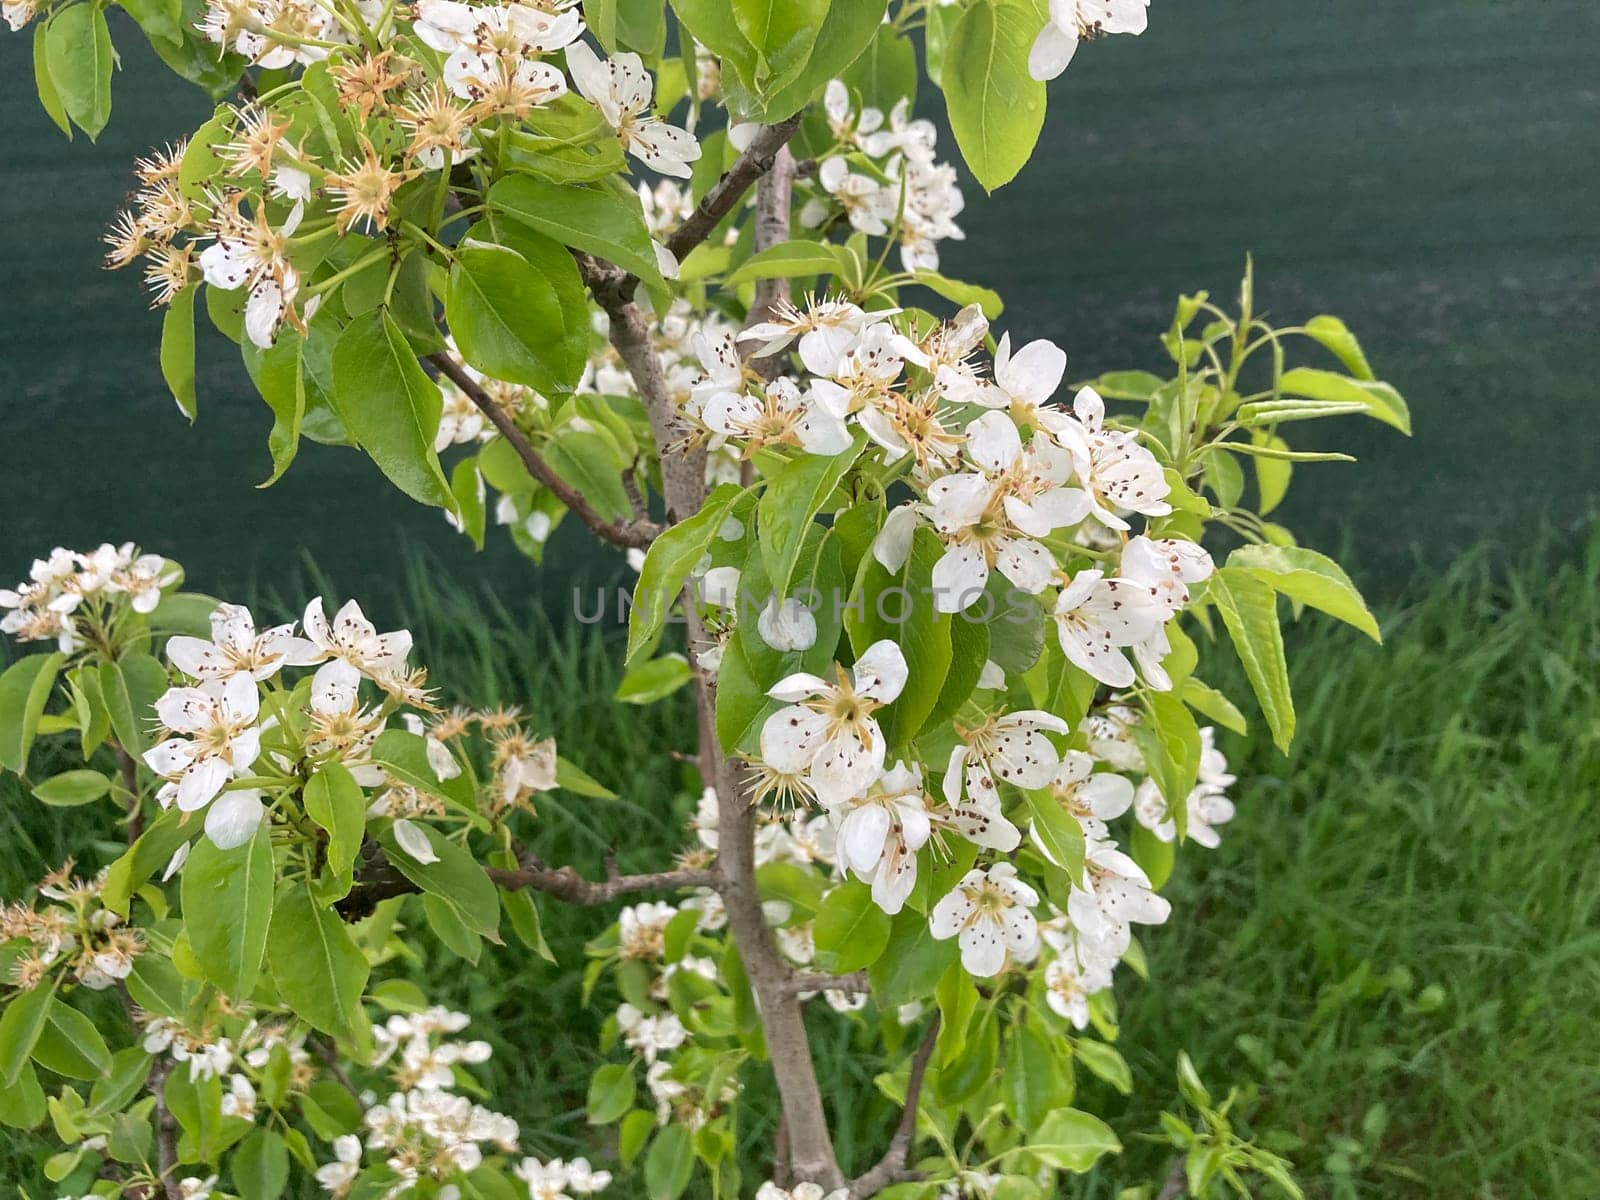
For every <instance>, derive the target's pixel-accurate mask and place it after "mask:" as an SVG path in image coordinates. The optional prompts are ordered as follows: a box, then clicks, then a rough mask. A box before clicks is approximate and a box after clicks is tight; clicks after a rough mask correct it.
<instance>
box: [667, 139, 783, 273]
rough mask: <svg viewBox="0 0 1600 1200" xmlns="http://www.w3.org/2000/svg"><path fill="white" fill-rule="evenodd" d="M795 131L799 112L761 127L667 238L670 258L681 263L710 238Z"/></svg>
mask: <svg viewBox="0 0 1600 1200" xmlns="http://www.w3.org/2000/svg"><path fill="white" fill-rule="evenodd" d="M798 128H800V114H799V113H795V114H794V116H792V117H790V118H789V119H788V120H785V121H779V122H778V123H777V124H776V125H766V126H763V127H762V129H761V132H759V133H757V134H756V136H755V137H754V138H752V139H751V141H750V144H749V145H748V146H747V147H745V150H744V153H743V154H741V155H739V157H738V159H737V160H736V161H735V162H734V164H733V166H731V167H729V168H728V170H727V173H726V174H725V175H723V177H722V178H721V179H719V180H717V182H716V183H715V184H713V185H712V188H711V190H710V191H709V192H707V193H706V194H705V195H704V196H703V197H702V198H701V200H700V203H699V205H698V206H697V207H696V208H695V210H694V212H692V213H690V214H689V219H688V220H686V221H685V222H684V223H683V224H682V225H680V226H678V228H677V229H676V230H675V231H674V232H673V234H672V236H671V237H670V238H668V239H667V249H668V250H670V251H671V252H672V255H673V257H674V258H676V259H677V260H678V261H679V262H682V261H683V260H684V257H685V256H686V255H688V253H689V252H690V251H691V250H693V249H694V248H695V247H696V246H698V245H699V244H700V243H701V242H703V241H705V240H706V238H708V237H710V236H711V231H712V230H713V229H715V228H716V227H717V224H718V223H719V222H720V221H721V220H722V218H723V217H725V216H727V215H728V214H729V213H730V212H732V211H733V208H734V206H735V205H736V204H738V203H739V201H740V200H742V199H743V198H744V194H745V193H746V192H747V191H749V190H750V185H751V184H752V183H754V182H755V181H756V180H758V179H760V178H761V177H762V176H763V175H765V174H766V173H767V172H768V171H770V170H771V169H772V163H773V160H774V159H775V158H776V157H777V154H778V151H779V150H781V149H783V148H784V147H785V146H787V145H788V144H789V139H790V138H791V137H793V136H794V131H795V130H796V129H798Z"/></svg>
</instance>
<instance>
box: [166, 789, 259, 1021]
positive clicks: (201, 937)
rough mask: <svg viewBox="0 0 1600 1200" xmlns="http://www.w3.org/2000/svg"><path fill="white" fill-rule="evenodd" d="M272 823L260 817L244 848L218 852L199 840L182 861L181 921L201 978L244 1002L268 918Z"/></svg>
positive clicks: (256, 975) (250, 988) (252, 988)
mask: <svg viewBox="0 0 1600 1200" xmlns="http://www.w3.org/2000/svg"><path fill="white" fill-rule="evenodd" d="M272 883H273V868H272V827H271V823H270V822H267V821H263V822H262V823H261V824H260V825H259V826H257V827H256V832H255V836H253V837H252V838H251V839H250V840H249V841H248V842H246V843H245V844H244V845H243V846H236V847H234V848H233V849H232V850H219V849H217V847H216V846H215V845H214V844H212V842H211V839H210V838H205V837H202V838H199V839H198V840H196V842H195V844H194V849H193V850H192V851H190V853H189V860H188V862H186V863H184V866H183V875H182V893H183V924H184V928H185V929H186V930H187V931H188V933H189V948H190V949H191V950H193V951H194V956H195V960H196V961H197V962H199V964H200V968H201V970H203V971H204V972H205V975H206V978H207V979H208V980H210V981H211V982H212V983H214V984H215V985H216V986H217V987H218V988H220V989H221V990H222V991H223V992H224V993H226V994H227V995H228V996H230V997H232V998H233V999H235V1000H241V1001H242V1000H247V999H249V997H250V994H251V992H253V991H255V986H256V980H257V978H259V976H260V974H261V957H262V955H263V954H265V953H266V949H267V927H268V925H269V924H271V920H272Z"/></svg>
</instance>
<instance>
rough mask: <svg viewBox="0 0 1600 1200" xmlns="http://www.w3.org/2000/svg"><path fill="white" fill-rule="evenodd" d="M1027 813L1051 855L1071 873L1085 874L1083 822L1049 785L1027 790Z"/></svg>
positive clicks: (1078, 876)
mask: <svg viewBox="0 0 1600 1200" xmlns="http://www.w3.org/2000/svg"><path fill="white" fill-rule="evenodd" d="M1026 796H1027V800H1028V815H1029V816H1030V817H1032V818H1033V836H1034V837H1035V838H1036V839H1038V841H1039V843H1040V845H1042V846H1043V847H1044V848H1045V850H1047V851H1048V852H1049V857H1050V858H1051V860H1053V861H1054V862H1055V864H1056V865H1057V866H1059V867H1060V868H1061V869H1062V870H1063V871H1065V872H1066V873H1067V874H1068V875H1069V876H1071V877H1072V880H1073V882H1074V883H1077V882H1079V881H1080V880H1082V878H1083V856H1084V851H1085V845H1084V840H1083V826H1081V825H1079V824H1078V821H1077V818H1076V817H1074V816H1073V815H1072V814H1071V813H1069V812H1067V810H1066V809H1064V808H1062V807H1061V804H1060V803H1059V802H1058V801H1057V800H1056V798H1055V795H1054V794H1053V793H1052V792H1051V791H1050V790H1049V789H1048V788H1039V789H1037V790H1034V791H1030V792H1027V793H1026Z"/></svg>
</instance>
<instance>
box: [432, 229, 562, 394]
mask: <svg viewBox="0 0 1600 1200" xmlns="http://www.w3.org/2000/svg"><path fill="white" fill-rule="evenodd" d="M528 242H529V243H532V244H533V245H538V243H537V242H534V241H533V239H528ZM543 243H544V244H543V245H542V246H540V247H539V249H538V250H537V251H536V253H538V255H539V257H538V259H537V260H529V259H528V258H525V257H524V256H523V254H522V253H520V252H519V251H518V250H513V249H510V248H508V247H506V246H498V245H493V244H491V243H487V242H476V241H470V240H469V241H467V242H465V243H463V247H462V248H461V249H460V250H458V251H457V253H456V259H455V264H454V265H453V266H452V267H451V268H450V280H449V284H448V285H447V286H446V288H445V298H444V310H445V316H446V318H447V319H448V320H449V322H450V332H451V333H452V334H454V335H455V339H456V345H457V346H458V347H459V349H460V351H461V355H462V357H463V358H465V359H466V360H467V362H469V363H471V364H472V365H473V366H474V367H476V368H477V369H478V370H480V371H482V372H484V373H485V374H486V375H489V376H491V377H493V378H495V379H505V380H509V381H511V382H513V383H521V384H525V385H526V386H528V387H531V388H534V389H536V390H537V391H540V392H543V393H544V394H545V395H547V396H552V395H556V394H558V393H564V392H569V391H571V390H572V388H573V386H574V385H575V384H576V383H577V382H578V377H579V376H580V375H581V374H582V373H583V367H584V363H585V362H586V361H587V351H588V337H587V331H582V336H578V335H577V331H575V329H574V325H575V317H576V314H575V313H573V312H569V311H568V308H569V307H570V305H571V303H572V300H573V298H574V296H575V295H577V294H581V293H580V292H575V291H574V288H573V286H572V285H573V284H574V282H575V281H576V279H577V270H578V268H577V266H576V264H574V263H573V261H572V258H571V256H570V255H568V254H567V253H566V251H564V250H562V249H561V248H560V246H559V245H557V244H556V243H554V242H551V241H549V240H548V239H543ZM580 286H581V285H580Z"/></svg>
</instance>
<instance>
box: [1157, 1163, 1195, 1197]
mask: <svg viewBox="0 0 1600 1200" xmlns="http://www.w3.org/2000/svg"><path fill="white" fill-rule="evenodd" d="M1188 1186H1189V1173H1188V1172H1187V1171H1186V1170H1184V1166H1183V1159H1182V1158H1179V1159H1178V1160H1177V1161H1176V1162H1175V1163H1173V1164H1172V1170H1170V1171H1168V1172H1167V1180H1166V1182H1165V1183H1163V1184H1162V1185H1161V1191H1160V1193H1159V1194H1157V1196H1156V1200H1178V1197H1179V1196H1181V1195H1183V1193H1184V1189H1186V1188H1187V1187H1188Z"/></svg>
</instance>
